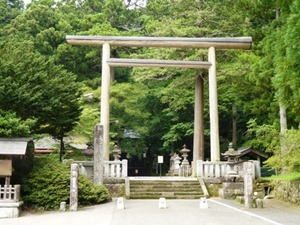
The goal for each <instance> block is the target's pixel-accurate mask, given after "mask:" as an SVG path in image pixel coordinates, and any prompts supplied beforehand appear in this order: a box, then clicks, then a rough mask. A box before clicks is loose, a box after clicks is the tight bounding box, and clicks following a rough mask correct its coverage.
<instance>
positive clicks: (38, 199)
mask: <svg viewBox="0 0 300 225" xmlns="http://www.w3.org/2000/svg"><path fill="white" fill-rule="evenodd" d="M69 196H70V164H67V163H61V162H59V159H58V157H57V156H56V155H55V156H53V155H50V156H47V157H42V158H38V159H35V162H34V168H33V170H32V172H31V173H30V174H29V175H28V176H27V178H26V179H25V180H24V182H23V186H22V199H23V201H24V203H25V206H26V207H28V208H32V209H38V210H52V209H58V207H59V204H60V202H62V201H65V202H67V203H68V202H69ZM109 199H110V196H109V193H108V190H107V189H106V188H105V187H104V186H95V185H94V184H93V183H92V182H91V181H90V180H88V178H86V177H84V176H82V175H80V176H79V185H78V203H79V205H80V206H84V205H90V204H97V203H101V202H104V201H106V200H109Z"/></svg>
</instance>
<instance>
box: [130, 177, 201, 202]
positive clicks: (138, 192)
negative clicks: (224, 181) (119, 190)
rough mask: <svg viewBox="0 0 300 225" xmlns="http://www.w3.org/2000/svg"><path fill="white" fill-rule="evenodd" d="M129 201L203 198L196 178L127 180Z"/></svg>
mask: <svg viewBox="0 0 300 225" xmlns="http://www.w3.org/2000/svg"><path fill="white" fill-rule="evenodd" d="M129 189H130V196H127V197H128V198H130V199H159V198H161V197H164V198H166V199H198V198H200V197H204V196H205V195H204V192H203V190H202V188H201V185H200V183H199V180H198V179H196V178H175V177H174V178H168V177H166V178H163V177H162V178H150V177H149V178H135V179H134V178H132V179H130V180H129Z"/></svg>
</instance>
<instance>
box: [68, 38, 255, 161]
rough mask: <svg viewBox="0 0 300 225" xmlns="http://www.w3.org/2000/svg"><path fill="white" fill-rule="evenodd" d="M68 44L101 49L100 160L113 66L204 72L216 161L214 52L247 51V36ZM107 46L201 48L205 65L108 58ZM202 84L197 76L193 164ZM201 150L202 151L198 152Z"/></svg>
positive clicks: (200, 132) (76, 41) (200, 124)
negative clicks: (206, 51) (101, 139)
mask: <svg viewBox="0 0 300 225" xmlns="http://www.w3.org/2000/svg"><path fill="white" fill-rule="evenodd" d="M66 39H67V42H68V43H69V44H71V45H92V46H102V81H101V87H102V88H101V109H100V111H101V117H100V118H101V119H100V124H101V125H103V152H104V153H103V159H104V160H109V93H110V79H111V68H113V67H138V66H139V67H178V68H195V69H208V71H209V75H208V76H209V78H208V79H209V114H210V153H211V161H213V162H215V161H220V143H219V115H218V97H217V76H216V55H215V51H216V49H245V50H246V49H250V48H251V44H252V38H251V37H229V38H177V37H175V38H172V37H123V36H72V35H67V36H66ZM111 46H126V47H160V48H162V47H163V48H202V49H208V62H200V61H177V60H155V59H119V58H110V52H111V50H110V47H111ZM201 86H202V84H201V81H200V79H199V77H198V78H197V79H196V85H195V87H196V88H195V111H194V144H193V161H194V162H196V161H197V160H198V159H202V158H201V157H203V155H201V154H202V153H201V151H200V149H201V148H203V147H201V145H202V144H203V143H201V142H203V130H204V128H203V111H202V108H203V104H202V99H201V98H202V97H201V92H202V90H201V89H202V87H201ZM202 151H203V149H202Z"/></svg>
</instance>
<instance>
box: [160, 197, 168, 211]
mask: <svg viewBox="0 0 300 225" xmlns="http://www.w3.org/2000/svg"><path fill="white" fill-rule="evenodd" d="M158 208H159V209H166V208H167V203H166V198H159V204H158Z"/></svg>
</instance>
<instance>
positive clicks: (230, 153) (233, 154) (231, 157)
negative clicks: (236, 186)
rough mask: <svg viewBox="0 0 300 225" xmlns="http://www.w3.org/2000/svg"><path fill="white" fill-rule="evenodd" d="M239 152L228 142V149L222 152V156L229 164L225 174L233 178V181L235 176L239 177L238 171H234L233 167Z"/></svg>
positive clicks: (228, 177)
mask: <svg viewBox="0 0 300 225" xmlns="http://www.w3.org/2000/svg"><path fill="white" fill-rule="evenodd" d="M240 154H241V153H240V152H238V151H235V150H234V148H233V144H232V143H229V147H228V150H227V151H226V152H225V153H223V154H222V155H223V156H224V158H225V159H227V162H228V166H229V169H228V171H227V173H226V175H225V177H226V178H227V179H231V178H233V181H235V180H236V179H237V178H239V177H240V176H239V174H238V171H236V170H235V168H234V166H235V164H236V163H237V161H238V157H239V155H240Z"/></svg>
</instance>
